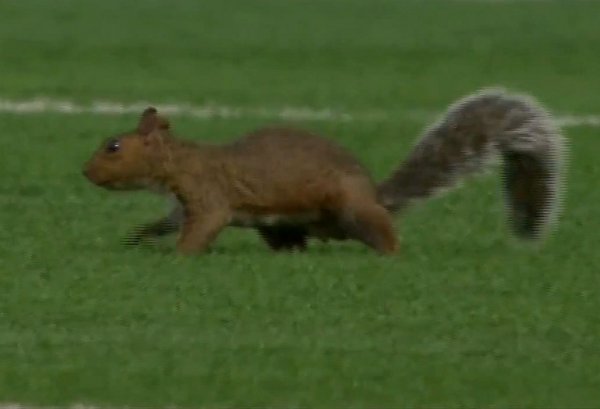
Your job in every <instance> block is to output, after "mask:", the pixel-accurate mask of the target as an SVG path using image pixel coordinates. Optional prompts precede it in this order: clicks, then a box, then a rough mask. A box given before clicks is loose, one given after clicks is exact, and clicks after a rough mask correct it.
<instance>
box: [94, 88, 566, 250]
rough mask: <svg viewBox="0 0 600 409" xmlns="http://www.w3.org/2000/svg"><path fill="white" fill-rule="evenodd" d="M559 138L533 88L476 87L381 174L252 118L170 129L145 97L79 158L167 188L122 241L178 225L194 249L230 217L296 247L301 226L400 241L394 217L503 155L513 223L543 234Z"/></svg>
mask: <svg viewBox="0 0 600 409" xmlns="http://www.w3.org/2000/svg"><path fill="white" fill-rule="evenodd" d="M563 148H564V138H563V136H562V135H561V133H560V131H559V129H558V127H557V126H555V124H554V123H553V121H552V118H551V116H550V114H549V113H548V112H547V111H546V110H545V109H544V108H543V107H542V106H541V105H540V104H539V103H538V102H537V101H535V100H534V99H533V98H532V97H530V96H528V95H518V94H512V93H508V92H506V91H504V90H502V89H495V88H492V89H484V90H481V91H479V92H477V93H474V94H471V95H468V96H466V97H463V98H462V99H459V100H458V101H456V102H455V103H454V104H452V105H451V106H450V107H449V108H448V110H447V111H446V112H445V114H444V115H443V116H442V117H441V118H440V119H439V120H438V121H437V122H435V123H434V124H432V125H430V126H429V127H428V128H426V129H425V130H424V132H423V135H422V136H421V137H420V138H419V139H418V140H417V142H416V144H415V146H414V147H413V148H412V151H411V152H409V154H408V157H407V158H406V159H405V160H404V161H403V162H402V163H401V164H400V165H399V166H398V167H397V168H396V170H395V171H394V172H393V173H392V174H391V175H390V176H389V177H388V178H387V179H386V180H384V181H382V182H381V183H375V182H374V180H373V179H372V177H371V175H370V174H369V172H368V170H367V169H365V167H364V166H363V165H362V164H361V163H360V162H359V161H358V160H357V159H356V158H355V157H354V156H353V155H352V154H351V153H350V152H349V151H347V150H345V149H344V148H342V147H340V146H338V145H337V144H335V143H334V142H333V141H331V140H329V139H326V138H323V137H320V136H317V135H314V134H312V133H310V132H307V131H304V130H299V129H292V128H286V127H271V128H262V129H259V130H256V131H254V132H252V133H249V134H247V135H245V136H243V137H242V138H240V139H237V140H236V141H234V142H231V143H227V144H221V145H218V144H204V143H199V142H196V141H189V140H183V139H180V138H178V137H176V136H174V135H173V134H172V132H171V130H170V123H169V121H168V120H167V119H166V118H165V117H163V116H161V115H160V114H159V113H158V112H157V110H156V109H155V108H153V107H149V108H147V109H145V110H144V112H143V113H142V115H141V118H140V120H139V123H138V125H137V129H135V130H132V131H131V132H125V133H123V134H120V135H117V136H115V137H111V138H108V139H107V140H105V141H104V142H103V143H102V145H101V146H100V147H99V148H98V149H97V151H96V152H95V153H94V154H93V156H92V158H91V159H90V160H89V161H88V162H87V163H86V164H85V166H84V170H83V173H84V175H85V176H86V177H87V178H88V179H89V180H90V181H91V182H93V183H94V184H96V185H98V186H101V187H103V188H106V189H111V190H139V189H147V190H151V191H155V192H161V193H166V194H171V196H172V197H174V198H175V199H176V200H175V206H174V208H173V210H172V211H171V213H169V214H168V215H166V216H165V217H163V218H161V219H159V220H157V221H155V222H153V223H148V224H144V225H142V226H139V227H138V228H136V229H135V230H134V231H133V233H132V234H131V235H130V236H129V237H128V241H127V242H128V243H129V244H137V243H139V242H141V241H142V240H143V239H144V238H148V237H153V236H161V235H166V234H170V233H175V232H177V231H179V230H181V232H180V236H179V239H178V242H177V249H178V251H179V252H181V253H183V254H192V253H201V252H203V251H205V250H206V249H207V248H208V247H209V245H210V244H211V242H213V240H215V238H216V236H217V235H218V234H219V232H220V231H221V230H222V229H223V228H225V227H226V226H241V227H249V228H255V229H257V231H258V232H259V233H260V235H261V237H262V238H263V239H264V240H265V242H266V243H267V244H268V246H269V247H270V248H271V249H273V250H304V249H305V248H306V245H307V239H308V238H309V237H316V238H319V239H321V240H323V241H327V240H329V239H334V240H345V239H352V240H358V241H360V242H362V243H364V244H365V245H367V246H369V247H371V248H373V249H374V250H376V251H377V252H379V253H382V254H391V253H394V252H396V251H397V249H398V240H397V238H396V235H395V232H394V227H393V224H392V217H393V215H394V214H395V213H399V212H401V211H402V210H403V209H405V208H406V207H407V205H409V204H411V203H412V202H413V201H415V200H418V199H426V198H429V197H432V196H434V195H435V194H436V193H438V192H439V191H441V190H445V189H449V188H451V187H453V186H454V185H455V184H456V183H457V182H458V181H459V180H461V179H464V178H466V177H467V176H469V175H471V174H475V173H478V172H480V171H482V170H484V168H486V167H487V166H486V165H487V164H488V163H489V162H490V161H492V160H493V159H495V158H497V157H501V158H502V160H503V169H502V173H503V175H502V176H503V182H504V183H503V188H504V195H505V200H506V204H507V211H508V218H509V222H510V226H511V229H512V231H513V232H514V233H515V234H516V235H517V236H518V237H521V238H527V239H541V238H542V236H543V234H544V233H545V232H546V231H547V230H548V227H549V226H550V225H551V223H552V222H553V220H554V219H555V218H556V215H557V212H558V210H559V209H558V208H559V201H560V200H559V199H560V190H561V183H562V173H563V172H562V162H563V160H562V159H563Z"/></svg>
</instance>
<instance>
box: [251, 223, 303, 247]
mask: <svg viewBox="0 0 600 409" xmlns="http://www.w3.org/2000/svg"><path fill="white" fill-rule="evenodd" d="M257 230H258V233H259V234H260V236H261V237H262V238H263V240H264V241H265V242H266V243H267V245H268V246H269V247H270V248H271V249H272V250H274V251H294V250H298V251H305V250H306V245H307V236H308V235H307V232H306V229H305V228H303V227H300V226H262V227H258V228H257Z"/></svg>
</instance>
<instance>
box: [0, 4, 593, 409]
mask: <svg viewBox="0 0 600 409" xmlns="http://www.w3.org/2000/svg"><path fill="white" fill-rule="evenodd" d="M599 15H600V2H593V1H589V2H586V1H577V2H575V1H562V2H561V1H556V2H553V1H504V2H503V1H500V2H486V1H427V2H419V1H399V0H398V1H391V0H369V1H366V0H363V1H359V0H320V1H317V0H307V1H299V0H289V1H281V0H259V1H243V0H235V1H233V0H231V1H230V0H225V1H219V0H208V1H202V2H199V1H198V2H197V1H193V0H178V1H172V2H171V1H166V0H147V1H144V2H123V1H117V0H104V1H102V2H92V1H74V0H57V1H52V2H50V1H47V0H27V1H19V2H17V1H13V2H9V1H3V2H0V99H6V100H9V101H24V100H28V99H31V98H35V97H38V96H44V97H50V98H55V99H64V100H69V101H73V102H74V103H81V104H86V103H90V102H92V101H96V100H110V101H120V102H123V103H131V102H136V101H150V102H152V103H154V104H160V103H191V104H197V105H202V104H208V103H215V104H220V105H222V106H228V107H238V108H241V109H246V110H249V111H248V112H252V111H251V110H252V109H254V108H256V107H264V108H267V109H272V110H277V109H281V108H283V107H286V106H292V107H308V108H311V109H314V110H326V109H334V110H338V111H342V112H350V113H353V114H356V115H355V116H356V119H355V120H351V121H338V120H335V119H327V118H324V119H323V120H315V121H310V120H305V119H301V120H298V121H296V123H297V124H298V125H302V126H304V127H307V128H309V129H312V130H315V131H318V132H321V133H323V134H326V135H329V136H330V137H332V138H334V139H336V140H338V141H339V142H340V143H343V144H344V145H346V146H348V147H349V148H350V149H352V150H353V151H354V152H356V154H357V155H358V156H359V157H360V158H361V159H363V160H364V162H365V163H366V164H367V165H368V166H369V167H370V168H371V169H373V172H374V174H375V175H376V176H377V177H378V178H381V177H383V176H385V175H386V174H387V173H388V172H389V171H390V170H391V169H392V168H393V167H394V166H395V165H396V164H397V163H398V162H399V161H400V160H401V159H402V157H403V155H405V154H406V153H407V150H408V149H409V147H410V146H411V144H412V142H413V140H414V138H415V137H416V136H417V135H418V134H419V132H420V130H421V129H422V128H423V127H424V126H425V125H426V123H427V118H428V116H427V115H425V116H424V115H413V114H411V113H415V112H417V113H419V112H423V113H432V112H433V113H435V112H439V111H441V110H442V109H444V107H445V106H446V105H447V104H449V103H450V102H452V101H453V100H454V99H456V98H458V97H460V96H462V95H464V94H466V93H469V92H472V91H475V90H476V89H478V88H479V87H482V86H486V85H504V86H507V87H510V88H512V89H515V90H518V91H526V92H530V93H532V94H534V95H535V96H536V97H538V98H539V99H540V100H541V101H542V102H543V103H544V104H546V105H547V106H548V107H549V108H550V109H551V110H552V111H553V112H554V113H556V115H567V114H570V115H579V116H582V115H595V114H599V113H600V93H598V92H597V90H598V89H600V75H598V73H599V72H600V53H599V52H598V44H600V26H599V25H598V16H599ZM5 111H10V109H6V110H5ZM372 111H378V112H385V113H386V115H385V116H383V117H377V118H371V119H368V118H363V119H361V117H360V113H365V112H372ZM137 117H138V114H137V113H136V114H134V113H131V114H124V115H100V114H94V113H82V114H74V115H62V114H58V113H53V112H45V113H44V112H39V113H29V114H28V113H23V112H22V113H15V112H2V113H0V129H1V132H0V152H1V154H0V159H1V160H0V169H1V172H0V182H1V183H0V226H1V228H0V239H1V243H2V245H1V246H0V404H1V403H2V402H18V403H21V404H29V405H39V406H48V405H70V404H74V403H87V404H93V405H99V406H107V407H118V406H124V405H129V406H146V407H149V406H151V407H161V406H163V407H164V406H168V405H178V406H190V407H191V406H193V407H206V408H209V407H240V406H246V407H247V406H263V407H300V406H302V407H322V408H326V407H327V408H342V407H361V408H362V407H387V408H397V407H444V408H446V407H459V406H460V407H498V408H499V407H532V408H533V407H535V408H542V407H544V408H550V407H554V408H567V407H570V408H583V407H590V408H591V407H598V406H599V405H600V347H599V344H598V342H599V339H600V318H599V314H598V312H599V311H600V297H598V291H600V253H599V252H598V248H597V246H598V245H599V244H600V234H599V233H598V232H597V231H596V230H595V229H596V228H597V226H596V222H597V221H598V211H597V204H598V203H600V189H599V188H598V180H599V179H600V163H599V161H598V159H597V158H598V154H597V152H598V150H599V149H600V139H599V138H598V132H599V131H600V130H599V129H598V128H597V127H593V126H569V127H567V128H565V129H564V131H565V134H566V135H567V136H568V138H569V140H570V154H571V160H570V164H569V169H568V191H567V198H566V203H565V205H566V208H565V212H564V214H563V218H562V219H561V221H560V224H559V225H558V226H557V229H556V232H555V234H553V235H552V236H551V237H550V238H549V239H548V241H547V242H546V243H544V245H543V246H542V247H539V248H531V247H529V246H524V245H522V244H521V243H518V242H516V241H515V240H514V239H512V238H511V236H510V235H509V233H508V231H507V229H506V226H505V224H504V213H503V211H504V209H503V204H502V201H501V196H500V190H499V188H500V180H499V178H498V177H497V176H494V175H490V176H489V177H485V178H481V179H477V180H473V181H472V182H471V183H469V184H467V185H466V186H464V187H463V188H461V189H459V190H456V191H454V192H452V193H450V194H448V195H446V196H444V197H442V198H439V199H437V200H434V201H430V202H427V203H424V204H422V205H420V206H418V207H416V208H414V209H413V210H412V211H410V212H409V213H408V214H407V215H406V216H405V217H404V218H403V219H402V220H398V224H397V225H398V234H399V236H400V237H401V240H402V251H401V253H400V254H399V255H398V256H395V257H391V258H382V257H379V256H377V255H375V254H373V253H372V252H370V251H369V250H367V249H366V248H364V247H362V246H361V245H358V244H351V243H337V244H332V245H322V244H318V243H314V244H312V245H311V247H310V251H308V252H307V253H306V254H301V255H298V254H296V255H273V254H272V253H270V252H269V251H268V250H267V249H266V247H265V245H264V244H263V243H262V242H260V241H259V240H258V239H257V237H256V235H255V234H254V233H252V232H248V231H240V230H234V229H231V230H228V231H226V232H225V234H223V235H222V236H220V237H219V240H218V242H217V244H216V246H215V251H214V252H212V253H211V254H208V255H204V256H201V257H196V258H182V257H178V256H176V255H175V254H174V253H173V252H172V249H173V247H172V246H173V241H172V240H165V241H164V242H163V243H162V244H161V245H160V246H159V247H158V248H153V247H142V248H139V249H127V248H123V247H121V246H120V244H119V240H120V239H121V237H122V236H123V235H124V234H125V233H126V232H127V231H128V230H129V229H130V228H131V227H132V226H133V225H135V224H137V223H139V222H144V221H147V220H149V219H152V218H154V217H156V216H158V215H159V214H160V213H161V212H163V211H164V204H163V203H162V201H161V200H160V199H159V198H157V197H154V196H151V195H150V194H145V193H139V194H116V193H111V192H106V191H102V190H100V189H97V188H95V187H93V186H91V185H90V184H89V183H87V182H86V181H85V180H84V179H83V177H82V176H81V173H80V170H81V165H82V164H83V162H84V161H85V160H86V159H87V157H88V155H89V154H90V153H91V152H92V150H94V149H95V148H96V146H97V143H98V142H99V140H100V139H101V138H104V137H105V136H107V135H110V134H111V133H114V132H116V131H121V130H124V129H127V128H130V127H131V126H133V124H134V123H135V121H136V120H137ZM274 119H275V118H274ZM173 122H174V125H175V127H176V130H177V132H178V133H179V134H181V135H185V136H189V137H190V138H202V139H211V140H229V139H231V138H234V137H236V136H237V135H240V134H241V133H243V132H245V131H247V130H249V129H252V128H254V127H256V126H259V125H263V124H265V123H266V118H263V117H259V116H255V115H252V114H251V113H250V114H247V115H242V116H240V117H238V118H213V119H210V118H209V119H204V120H201V119H198V118H192V117H189V116H185V115H181V116H177V117H174V118H173ZM594 221H596V222H594Z"/></svg>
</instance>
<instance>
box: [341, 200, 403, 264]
mask: <svg viewBox="0 0 600 409" xmlns="http://www.w3.org/2000/svg"><path fill="white" fill-rule="evenodd" d="M339 222H340V227H341V228H343V229H344V230H345V231H346V232H347V233H348V235H349V237H351V238H354V239H355V240H358V241H361V242H363V243H364V244H366V245H367V246H369V247H371V248H373V249H375V250H376V251H377V252H379V253H381V254H393V253H396V252H397V250H398V240H397V238H396V235H395V232H394V226H393V222H392V219H391V216H390V214H389V213H388V212H387V210H385V209H384V208H383V207H382V206H380V205H379V204H378V203H376V202H375V201H369V200H363V199H360V198H357V199H355V200H350V201H348V202H347V203H346V205H345V206H344V208H343V209H342V211H341V214H340V215H339Z"/></svg>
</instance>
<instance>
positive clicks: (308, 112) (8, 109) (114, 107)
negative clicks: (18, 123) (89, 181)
mask: <svg viewBox="0 0 600 409" xmlns="http://www.w3.org/2000/svg"><path fill="white" fill-rule="evenodd" d="M150 105H152V106H155V107H156V108H157V109H158V110H159V111H160V112H163V113H164V114H166V115H170V116H186V117H192V118H198V119H242V118H250V119H252V118H255V119H265V120H275V119H279V120H290V121H302V120H311V121H336V122H352V121H384V120H388V119H392V118H402V119H412V120H415V121H419V122H424V121H430V120H433V119H434V118H436V116H438V115H439V114H440V112H437V113H436V112H431V111H425V110H402V111H384V110H365V111H339V110H335V109H333V108H322V109H316V108H310V107H293V106H287V107H281V108H268V107H234V106H227V105H218V104H204V105H193V104H187V103H157V104H154V103H151V102H143V101H140V102H134V103H125V102H115V101H100V100H98V101H92V102H89V103H77V102H75V101H70V100H65V99H55V98H51V97H38V98H33V99H28V100H14V99H9V98H2V97H0V112H3V113H11V114H21V115H29V114H43V113H51V114H62V115H82V114H91V115H129V114H140V113H141V112H142V111H143V110H144V109H145V108H146V107H148V106H150ZM556 122H557V123H558V125H559V126H563V127H572V126H586V127H600V115H576V114H567V115H557V118H556ZM0 409H2V408H0Z"/></svg>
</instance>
